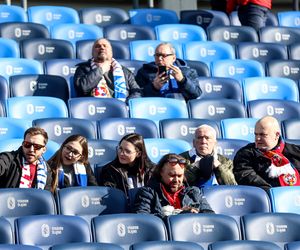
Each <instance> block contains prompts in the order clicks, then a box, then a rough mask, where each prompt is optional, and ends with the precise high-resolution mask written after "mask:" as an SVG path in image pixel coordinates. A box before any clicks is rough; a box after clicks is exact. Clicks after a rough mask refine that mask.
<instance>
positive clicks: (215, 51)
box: [183, 41, 235, 65]
mask: <svg viewBox="0 0 300 250" xmlns="http://www.w3.org/2000/svg"><path fill="white" fill-rule="evenodd" d="M183 59H185V60H193V61H202V62H205V63H207V64H208V65H209V64H210V63H211V62H213V61H216V60H224V59H235V51H234V47H233V46H232V45H230V44H228V43H225V42H214V41H205V42H196V41H194V42H187V43H185V44H184V45H183Z"/></svg>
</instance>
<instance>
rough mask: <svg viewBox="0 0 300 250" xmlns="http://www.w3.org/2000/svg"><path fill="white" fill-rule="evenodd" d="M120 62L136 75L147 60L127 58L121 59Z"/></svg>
mask: <svg viewBox="0 0 300 250" xmlns="http://www.w3.org/2000/svg"><path fill="white" fill-rule="evenodd" d="M118 62H119V63H120V64H121V65H122V66H124V67H126V68H128V69H129V70H130V71H131V72H132V73H133V74H134V76H136V74H137V72H138V71H139V69H140V68H142V67H143V65H144V64H145V63H147V62H146V61H140V60H126V59H119V60H118Z"/></svg>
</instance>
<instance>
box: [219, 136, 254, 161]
mask: <svg viewBox="0 0 300 250" xmlns="http://www.w3.org/2000/svg"><path fill="white" fill-rule="evenodd" d="M248 143H250V142H249V141H247V140H238V139H218V142H217V152H218V153H219V154H221V155H224V156H226V157H227V158H229V159H231V160H233V158H234V156H235V154H236V152H237V151H238V150H239V149H240V148H241V147H244V146H246V145H247V144H248Z"/></svg>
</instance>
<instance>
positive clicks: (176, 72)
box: [136, 43, 202, 100]
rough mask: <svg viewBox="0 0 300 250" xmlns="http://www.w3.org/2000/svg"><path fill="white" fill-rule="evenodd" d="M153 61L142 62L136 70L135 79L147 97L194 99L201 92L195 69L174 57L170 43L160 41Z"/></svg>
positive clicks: (173, 50)
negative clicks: (140, 66) (141, 65)
mask: <svg viewBox="0 0 300 250" xmlns="http://www.w3.org/2000/svg"><path fill="white" fill-rule="evenodd" d="M154 58H155V61H154V62H151V63H148V64H144V65H143V67H142V68H141V69H139V71H138V72H137V75H136V81H137V83H138V84H139V85H140V87H141V88H143V94H144V96H148V97H176V96H178V95H179V97H180V96H181V97H182V96H183V97H184V99H185V100H190V99H195V98H197V97H199V96H200V95H201V93H202V91H201V89H200V87H199V85H198V82H197V77H198V74H197V72H196V70H194V69H191V68H189V67H188V66H187V64H186V62H185V61H183V60H181V59H176V55H175V49H174V48H173V46H172V45H171V44H170V43H161V44H159V45H158V46H157V47H156V49H155V54H154Z"/></svg>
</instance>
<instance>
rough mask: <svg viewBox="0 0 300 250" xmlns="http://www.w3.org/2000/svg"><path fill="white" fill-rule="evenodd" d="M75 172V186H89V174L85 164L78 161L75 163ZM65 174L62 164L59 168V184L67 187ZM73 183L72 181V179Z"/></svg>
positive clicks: (61, 186)
mask: <svg viewBox="0 0 300 250" xmlns="http://www.w3.org/2000/svg"><path fill="white" fill-rule="evenodd" d="M73 168H74V173H75V186H81V187H86V186H87V175H86V168H85V166H84V165H83V164H81V163H79V162H76V163H74V164H73ZM65 177H67V176H66V175H65V172H64V169H63V167H62V166H60V168H59V170H58V186H59V188H64V187H65V183H64V180H65ZM70 184H71V181H70Z"/></svg>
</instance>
